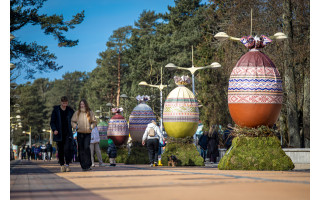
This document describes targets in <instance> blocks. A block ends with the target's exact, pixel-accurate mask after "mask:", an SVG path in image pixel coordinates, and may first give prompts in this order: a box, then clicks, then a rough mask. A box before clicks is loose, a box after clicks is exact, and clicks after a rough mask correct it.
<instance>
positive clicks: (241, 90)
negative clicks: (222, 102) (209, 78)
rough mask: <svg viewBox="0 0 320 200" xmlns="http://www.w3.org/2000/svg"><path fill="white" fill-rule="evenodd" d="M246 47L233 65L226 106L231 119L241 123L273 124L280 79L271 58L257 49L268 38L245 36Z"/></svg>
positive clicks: (279, 102)
mask: <svg viewBox="0 0 320 200" xmlns="http://www.w3.org/2000/svg"><path fill="white" fill-rule="evenodd" d="M240 41H241V42H242V43H243V44H244V45H245V46H246V47H247V48H248V49H249V52H247V53H246V54H244V55H243V56H242V57H241V58H240V60H239V61H238V62H237V64H236V66H235V67H234V68H233V70H232V72H231V75H230V79H229V87H228V106H229V111H230V114H231V117H232V119H233V121H234V122H235V123H236V124H237V125H239V126H241V127H251V128H253V127H258V126H261V125H265V126H269V127H271V126H273V124H274V123H275V122H276V121H277V119H278V117H279V114H280V110H281V106H282V100H283V91H282V79H281V77H280V74H279V71H278V70H277V68H276V66H275V65H274V63H273V62H272V61H271V59H270V58H269V57H268V56H267V55H265V54H264V53H262V52H261V51H260V49H261V48H263V47H264V46H266V44H268V43H270V42H271V40H270V39H269V38H268V37H266V36H264V35H262V36H260V37H257V36H256V37H254V38H253V37H252V36H245V37H242V38H241V39H240Z"/></svg>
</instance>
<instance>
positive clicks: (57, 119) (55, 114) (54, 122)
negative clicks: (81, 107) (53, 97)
mask: <svg viewBox="0 0 320 200" xmlns="http://www.w3.org/2000/svg"><path fill="white" fill-rule="evenodd" d="M66 111H67V121H68V122H67V124H68V129H67V137H68V138H70V139H72V128H71V117H72V115H73V113H74V111H73V109H72V108H70V107H69V106H67V107H66ZM50 127H51V130H52V132H54V131H58V134H57V135H54V134H53V141H55V142H60V141H62V123H61V116H60V105H58V106H54V107H53V111H52V114H51V120H50Z"/></svg>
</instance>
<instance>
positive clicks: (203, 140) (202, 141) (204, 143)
mask: <svg viewBox="0 0 320 200" xmlns="http://www.w3.org/2000/svg"><path fill="white" fill-rule="evenodd" d="M198 144H199V146H200V150H201V153H200V154H201V157H202V158H203V160H204V161H206V157H207V148H208V131H204V132H203V134H202V135H201V136H200V138H199V142H198Z"/></svg>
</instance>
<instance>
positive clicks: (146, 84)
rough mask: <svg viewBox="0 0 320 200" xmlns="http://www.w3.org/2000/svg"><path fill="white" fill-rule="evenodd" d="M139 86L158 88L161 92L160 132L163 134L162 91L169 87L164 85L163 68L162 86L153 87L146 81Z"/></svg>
mask: <svg viewBox="0 0 320 200" xmlns="http://www.w3.org/2000/svg"><path fill="white" fill-rule="evenodd" d="M138 85H141V86H149V87H155V88H158V89H159V90H160V115H161V118H160V130H161V133H162V127H163V126H162V119H163V115H162V90H163V89H164V88H166V87H168V86H167V85H162V67H161V84H160V85H151V84H148V83H147V82H145V81H142V82H140V83H139V84H138Z"/></svg>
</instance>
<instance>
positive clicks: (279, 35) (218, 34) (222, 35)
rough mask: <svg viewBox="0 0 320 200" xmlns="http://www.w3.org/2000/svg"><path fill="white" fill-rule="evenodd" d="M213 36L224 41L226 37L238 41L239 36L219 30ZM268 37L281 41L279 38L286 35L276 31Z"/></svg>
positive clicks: (281, 38) (282, 38) (284, 37)
mask: <svg viewBox="0 0 320 200" xmlns="http://www.w3.org/2000/svg"><path fill="white" fill-rule="evenodd" d="M214 37H215V38H216V39H217V40H219V41H225V40H228V39H229V40H233V41H240V38H236V37H232V36H229V35H228V34H226V33H225V32H219V33H217V34H215V35H214ZM269 38H270V39H276V40H277V41H281V40H284V39H287V38H288V37H287V36H286V35H285V34H284V33H282V32H278V33H275V34H274V35H273V36H270V37H269Z"/></svg>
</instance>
